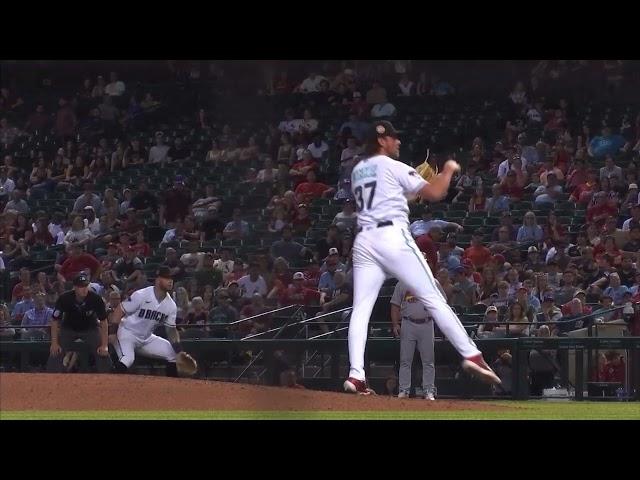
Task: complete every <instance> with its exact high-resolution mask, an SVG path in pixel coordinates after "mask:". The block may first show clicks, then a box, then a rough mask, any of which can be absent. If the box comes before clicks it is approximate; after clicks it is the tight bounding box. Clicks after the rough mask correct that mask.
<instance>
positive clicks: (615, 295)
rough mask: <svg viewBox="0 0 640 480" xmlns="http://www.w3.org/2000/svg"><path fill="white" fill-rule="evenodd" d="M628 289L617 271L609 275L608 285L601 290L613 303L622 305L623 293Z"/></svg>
mask: <svg viewBox="0 0 640 480" xmlns="http://www.w3.org/2000/svg"><path fill="white" fill-rule="evenodd" d="M628 292H629V289H628V288H627V287H626V286H624V285H622V282H621V280H620V275H618V273H617V272H614V273H611V274H610V275H609V286H608V287H607V288H605V289H604V290H603V291H602V294H603V295H606V296H610V297H611V298H612V299H613V304H614V305H622V304H623V299H624V296H625V294H627V293H628Z"/></svg>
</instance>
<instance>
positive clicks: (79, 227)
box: [64, 217, 95, 247]
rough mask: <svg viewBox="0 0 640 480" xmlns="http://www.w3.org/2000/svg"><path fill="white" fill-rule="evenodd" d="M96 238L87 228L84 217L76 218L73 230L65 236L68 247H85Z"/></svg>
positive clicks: (72, 226)
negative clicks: (74, 245) (73, 245)
mask: <svg viewBox="0 0 640 480" xmlns="http://www.w3.org/2000/svg"><path fill="white" fill-rule="evenodd" d="M94 238H95V235H94V234H93V233H91V230H89V229H88V228H87V227H85V224H84V220H83V219H82V217H76V218H74V219H73V222H72V223H71V229H70V230H69V231H68V232H67V233H66V235H65V236H64V244H65V246H67V247H68V246H69V245H72V244H77V245H78V246H80V247H84V246H86V245H88V244H89V243H91V241H92V240H93V239H94Z"/></svg>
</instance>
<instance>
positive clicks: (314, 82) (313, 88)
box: [296, 72, 326, 93]
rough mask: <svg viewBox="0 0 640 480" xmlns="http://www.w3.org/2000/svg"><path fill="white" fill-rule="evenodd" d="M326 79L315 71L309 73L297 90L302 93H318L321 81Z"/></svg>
mask: <svg viewBox="0 0 640 480" xmlns="http://www.w3.org/2000/svg"><path fill="white" fill-rule="evenodd" d="M323 81H326V78H325V77H323V76H321V75H317V74H316V73H315V72H311V73H309V76H308V77H307V78H305V79H304V80H303V81H302V83H301V84H300V85H299V86H298V88H296V91H298V92H300V93H317V92H319V91H320V83H321V82H323Z"/></svg>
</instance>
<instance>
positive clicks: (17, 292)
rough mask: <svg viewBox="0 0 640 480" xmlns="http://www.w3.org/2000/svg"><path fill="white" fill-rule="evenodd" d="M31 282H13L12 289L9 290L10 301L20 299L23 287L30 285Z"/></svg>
mask: <svg viewBox="0 0 640 480" xmlns="http://www.w3.org/2000/svg"><path fill="white" fill-rule="evenodd" d="M30 286H31V284H28V285H25V284H23V283H22V282H18V283H16V284H15V286H14V287H13V289H12V290H11V301H12V302H16V301H18V300H22V289H23V288H24V287H30Z"/></svg>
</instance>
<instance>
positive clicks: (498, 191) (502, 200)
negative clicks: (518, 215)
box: [486, 183, 509, 215]
mask: <svg viewBox="0 0 640 480" xmlns="http://www.w3.org/2000/svg"><path fill="white" fill-rule="evenodd" d="M491 192H492V194H493V196H491V197H489V198H488V199H487V203H486V212H487V215H496V214H498V213H501V212H504V211H508V210H509V197H507V196H506V195H503V194H502V186H501V185H500V184H498V183H495V184H493V186H492V187H491Z"/></svg>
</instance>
